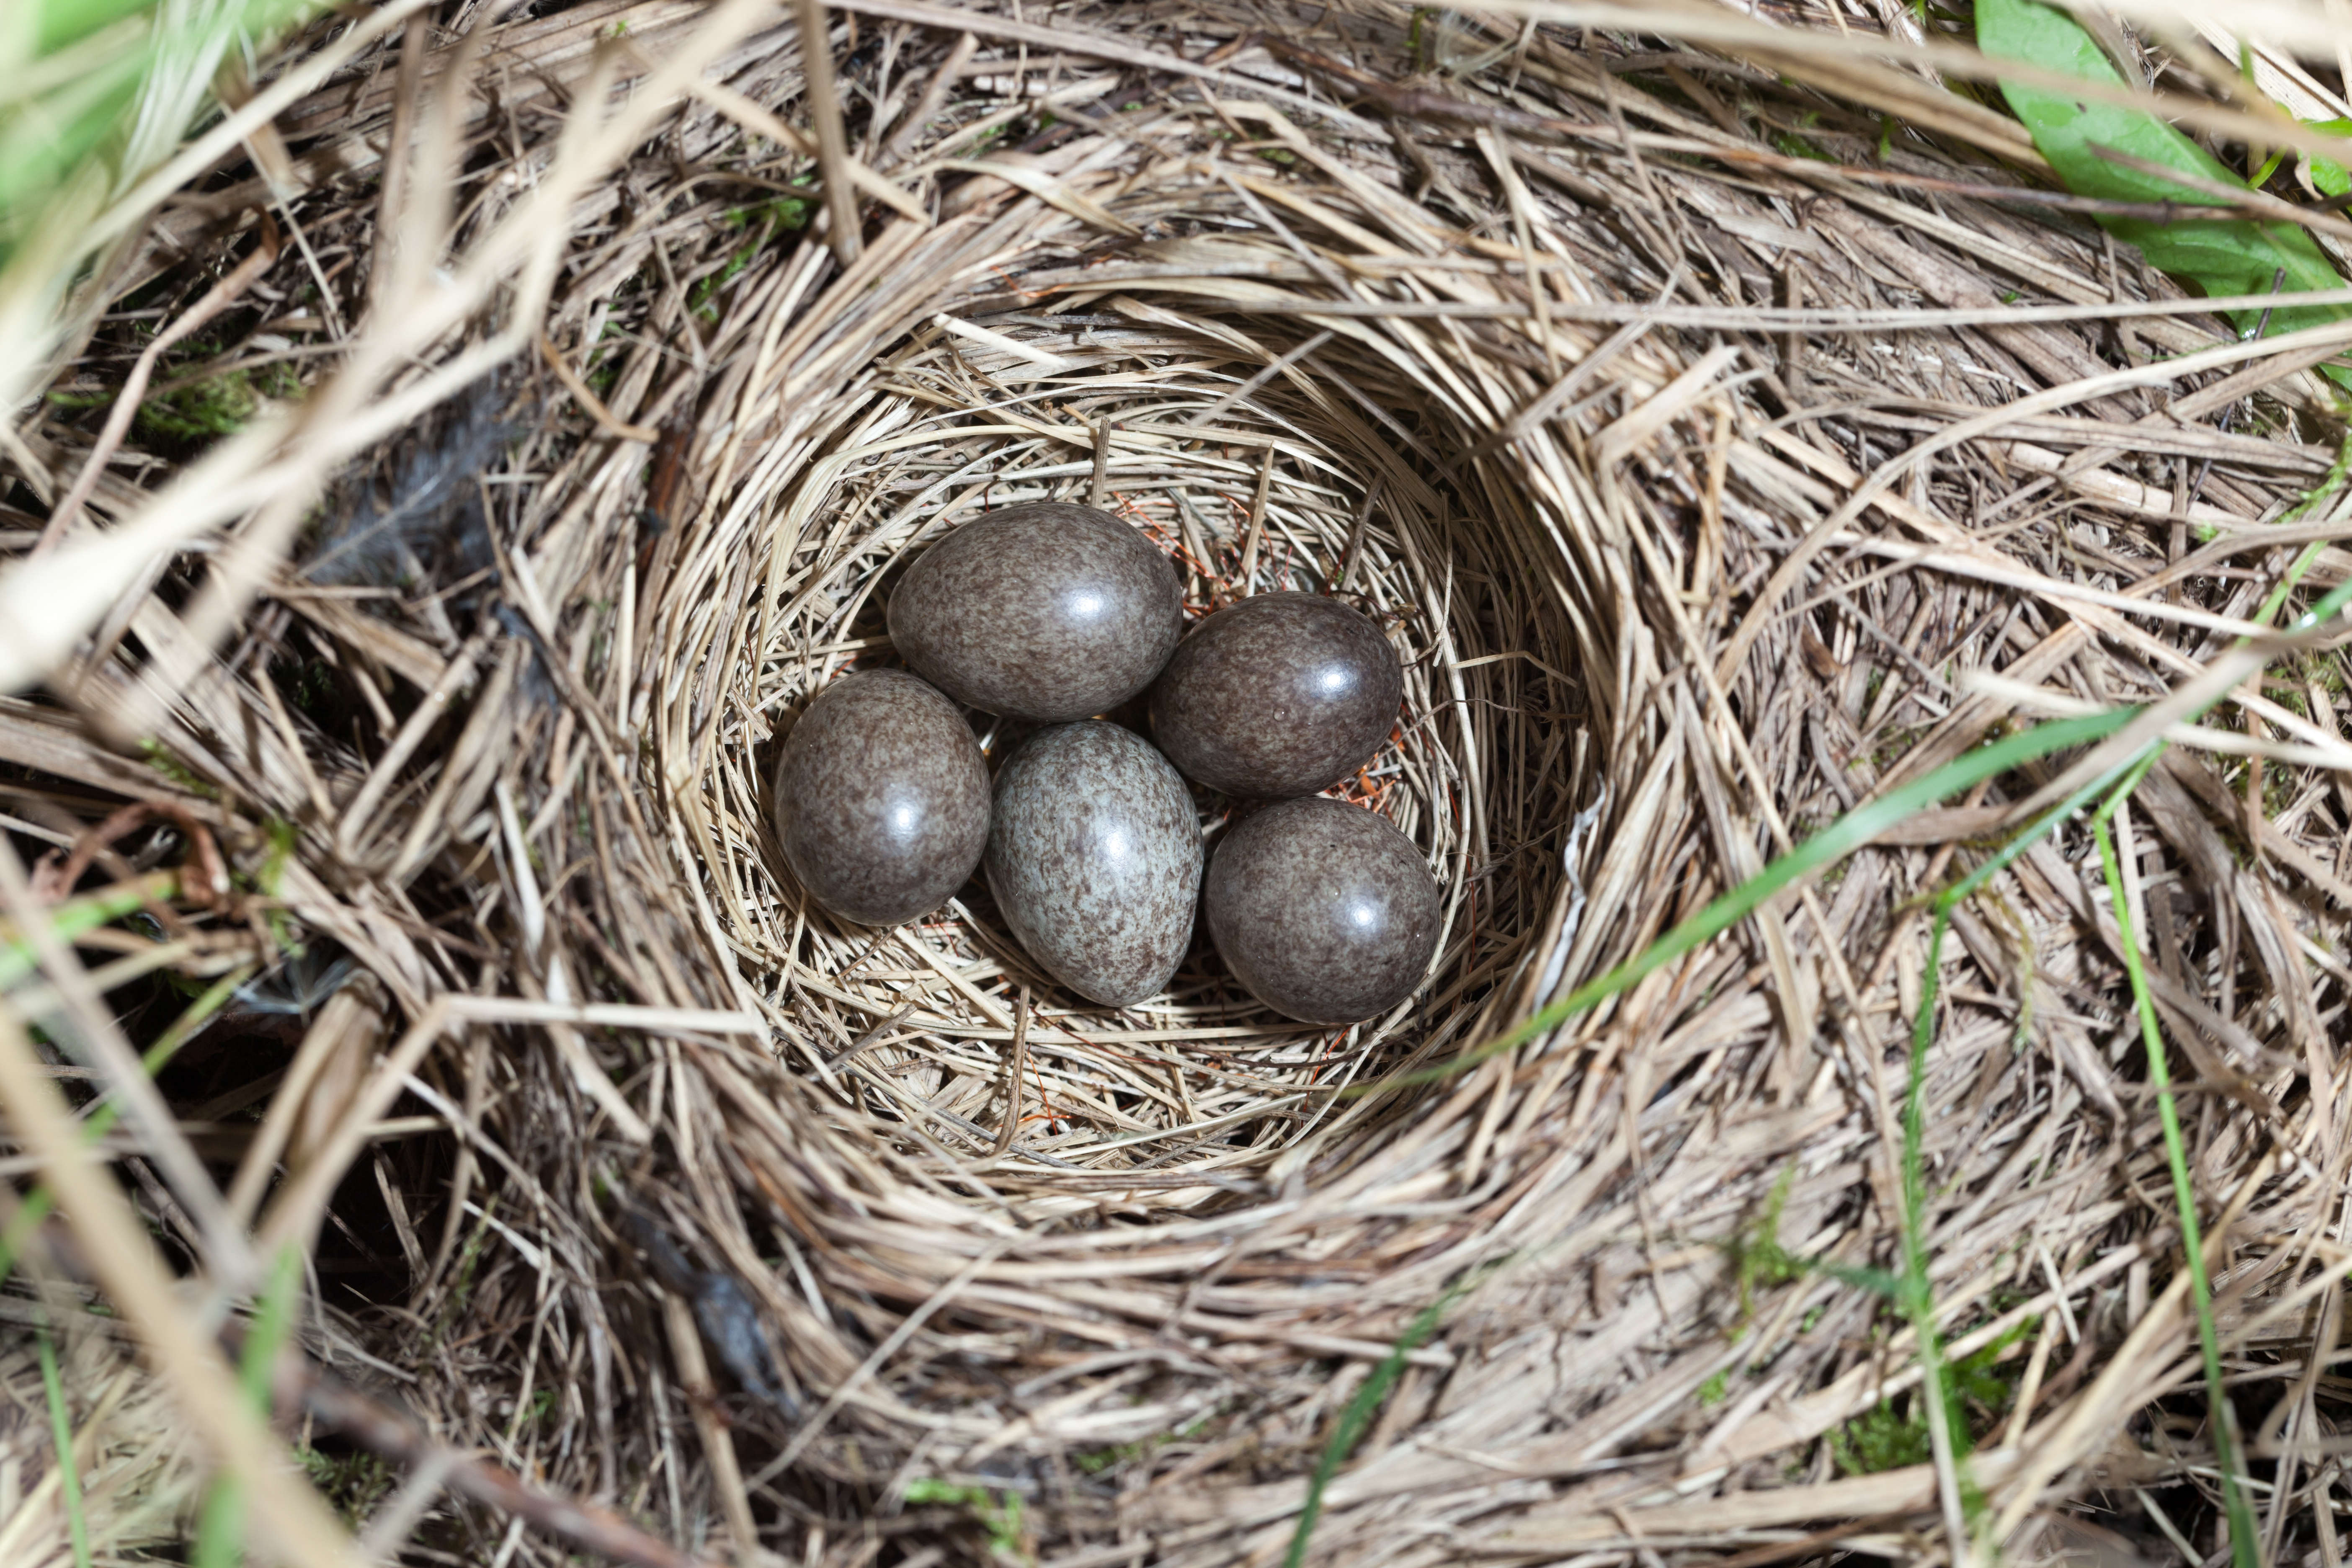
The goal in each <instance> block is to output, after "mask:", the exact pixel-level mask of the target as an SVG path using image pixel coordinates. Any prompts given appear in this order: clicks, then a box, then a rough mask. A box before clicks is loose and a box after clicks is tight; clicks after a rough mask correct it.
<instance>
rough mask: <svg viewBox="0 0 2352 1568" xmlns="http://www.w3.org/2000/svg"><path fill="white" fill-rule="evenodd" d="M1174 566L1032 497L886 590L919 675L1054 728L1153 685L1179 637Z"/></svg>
mask: <svg viewBox="0 0 2352 1568" xmlns="http://www.w3.org/2000/svg"><path fill="white" fill-rule="evenodd" d="M1182 616H1183V588H1182V585H1181V584H1179V583H1178V582H1177V580H1176V569H1175V568H1174V567H1173V566H1171V565H1170V564H1169V562H1168V557H1166V556H1165V555H1162V554H1161V553H1160V551H1159V550H1158V548H1157V547H1155V546H1154V545H1153V544H1152V542H1150V540H1148V539H1146V538H1145V537H1144V536H1143V535H1142V534H1141V533H1140V532H1139V531H1136V530H1135V529H1133V528H1130V527H1129V526H1128V525H1127V524H1126V523H1123V522H1121V521H1118V519H1117V518H1115V517H1113V516H1111V515H1110V514H1109V513H1108V512H1106V511H1099V510H1096V509H1095V508H1093V507H1090V506H1075V505H1071V504H1069V503H1067V502H1064V501H1035V502H1031V503H1029V504H1026V505H1023V506H1011V507H1007V508H1005V509H1004V510H1003V511H999V512H992V513H991V514H990V515H988V516H986V517H982V518H979V519H977V520H975V521H971V522H967V523H965V524H963V525H962V526H961V527H960V528H958V529H956V530H955V531H953V532H951V533H950V534H949V535H948V536H947V537H946V538H945V539H942V540H940V542H938V543H937V544H934V545H932V546H931V547H930V548H929V550H926V551H925V552H923V553H922V556H921V557H920V558H919V560H917V561H916V563H914V564H913V565H912V566H910V567H908V569H907V574H906V576H905V577H904V578H903V579H901V580H900V582H899V584H898V590H897V591H896V592H895V593H893V594H892V595H890V607H889V624H890V638H891V641H892V642H893V643H894V644H895V645H896V646H897V647H898V652H899V654H900V656H901V657H903V658H905V659H906V661H907V662H908V664H909V665H911V666H913V667H914V668H915V670H916V671H917V673H919V674H920V675H922V676H923V677H924V678H925V679H929V680H930V681H932V682H933V683H935V684H936V685H937V686H938V687H939V688H940V690H942V691H944V692H946V693H947V694H948V695H949V696H950V697H952V698H954V699H955V700H957V701H959V702H967V703H970V704H971V706H972V707H974V708H977V709H980V710H982V711H983V712H987V713H1002V714H1005V715H1008V716H1010V717H1013V718H1018V719H1032V720H1036V721H1041V722H1048V723H1058V722H1061V721H1066V720H1071V719H1083V718H1086V717H1087V716H1088V715H1090V714H1095V713H1101V712H1104V711H1107V710H1109V709H1112V708H1115V707H1117V706H1118V704H1120V703H1122V702H1124V701H1126V700H1128V699H1129V698H1130V697H1132V696H1134V695H1135V694H1136V693H1137V692H1139V691H1140V690H1142V689H1144V688H1145V687H1146V686H1149V685H1150V683H1151V678H1152V677H1153V676H1155V675H1158V674H1159V673H1160V666H1162V665H1164V664H1166V663H1167V662H1168V655H1169V652H1170V650H1171V649H1172V648H1174V647H1175V646H1176V639H1177V637H1178V636H1179V635H1180V634H1181V631H1182V629H1183V628H1182Z"/></svg>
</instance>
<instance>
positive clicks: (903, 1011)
mask: <svg viewBox="0 0 2352 1568" xmlns="http://www.w3.org/2000/svg"><path fill="white" fill-rule="evenodd" d="M914 1010H915V1005H914V1004H913V1003H912V1002H909V1003H908V1004H907V1005H905V1006H903V1007H901V1008H899V1009H898V1011H897V1012H895V1013H893V1014H891V1015H890V1016H888V1017H887V1018H885V1019H883V1020H882V1021H881V1022H880V1023H878V1024H877V1025H875V1026H873V1027H872V1028H870V1029H868V1030H866V1032H865V1033H864V1034H862V1035H860V1036H858V1037H857V1038H856V1039H855V1040H853V1041H852V1042H850V1044H849V1045H847V1046H845V1047H843V1048H842V1049H841V1050H839V1051H836V1052H835V1053H834V1054H833V1055H832V1056H829V1057H827V1058H825V1059H824V1066H825V1070H826V1071H828V1072H830V1071H831V1070H832V1069H834V1068H837V1067H839V1066H841V1065H842V1063H844V1062H845V1061H848V1060H849V1059H850V1058H853V1057H855V1056H856V1055H857V1054H858V1053H859V1052H860V1051H863V1050H866V1049H867V1048H868V1047H873V1046H878V1045H880V1044H882V1042H883V1041H884V1039H885V1038H886V1037H888V1035H889V1033H890V1031H891V1030H893V1029H895V1028H897V1027H898V1026H899V1025H901V1024H903V1023H905V1022H906V1021H907V1019H908V1016H909V1015H910V1014H912V1013H913V1012H914Z"/></svg>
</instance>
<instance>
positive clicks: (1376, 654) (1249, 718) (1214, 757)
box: [1151, 594, 1404, 800]
mask: <svg viewBox="0 0 2352 1568" xmlns="http://www.w3.org/2000/svg"><path fill="white" fill-rule="evenodd" d="M1403 700H1404V671H1403V669H1402V667H1401V666H1400V665H1399V664H1398V662H1397V656H1396V650H1395V649H1394V648H1392V647H1390V646H1389V640H1388V638H1387V637H1383V636H1381V629H1380V627H1378V626H1374V625H1373V624H1372V623H1371V621H1370V620H1369V619H1367V618H1366V617H1365V616H1362V615H1361V614H1360V613H1358V612H1357V611H1355V610H1352V609H1350V608H1349V607H1348V606H1347V605H1343V604H1341V603H1339V601H1338V600H1337V599H1327V598H1325V597H1323V596H1322V595H1318V594H1259V595H1255V596H1254V597H1251V598H1247V599H1244V600H1242V601H1241V602H1240V603H1239V604H1236V605H1229V606H1227V607H1226V608H1224V609H1222V610H1220V611H1218V612H1217V613H1216V614H1215V615H1213V616H1210V617H1209V618H1208V619H1207V620H1205V621H1202V623H1201V624H1200V625H1199V626H1195V627H1194V628H1193V629H1192V634H1191V635H1190V636H1188V637H1185V639H1184V640H1183V642H1181V644H1179V645H1178V646H1177V648H1176V653H1175V657H1173V658H1171V659H1170V660H1169V661H1168V668H1166V669H1165V670H1164V671H1162V672H1161V674H1160V682H1159V684H1158V685H1157V686H1154V687H1153V688H1152V689H1151V733H1152V738H1153V739H1154V740H1156V741H1158V742H1159V743H1160V750H1161V751H1162V752H1166V753H1167V754H1168V760H1169V761H1170V762H1171V763H1175V764H1176V766H1177V767H1178V768H1179V769H1181V771H1182V772H1183V773H1184V776H1185V777H1187V778H1191V779H1196V780H1198V781H1199V782H1200V783H1202V784H1207V785H1208V786H1209V787H1210V788H1211V789H1217V790H1223V792H1224V793H1225V794H1227V795H1242V796H1245V797H1254V798H1257V799H1263V800H1279V799H1283V798H1285V797H1286V796H1290V795H1313V794H1314V793H1315V792H1316V791H1318V790H1320V789H1328V788H1329V787H1330V786H1331V785H1332V784H1337V783H1339V781H1340V780H1341V779H1344V778H1346V777H1347V776H1348V775H1349V774H1350V773H1354V772H1355V771H1356V770H1357V769H1358V768H1360V767H1362V766H1363V765H1364V764H1365V763H1368V762H1370V761H1371V759H1372V757H1373V755H1374V753H1376V752H1379V750H1380V749H1381V742H1384V741H1386V740H1387V739H1388V736H1389V731H1391V729H1392V728H1394V727H1395V724H1396V720H1397V708H1398V705H1399V704H1400V703H1402V701H1403Z"/></svg>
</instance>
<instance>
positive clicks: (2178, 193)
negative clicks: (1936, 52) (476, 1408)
mask: <svg viewBox="0 0 2352 1568" xmlns="http://www.w3.org/2000/svg"><path fill="white" fill-rule="evenodd" d="M1977 47H1979V48H1981V49H1982V50H1983V51H1984V52H1985V53H1986V54H1987V55H1990V56H1991V57H1993V58H1998V59H2011V60H2027V61H2031V62H2032V64H2034V65H2037V66H2040V67H2042V68H2043V69H2045V70H2057V71H2063V72H2065V73H2067V74H2068V75H2070V76H2075V77H2080V78H2081V79H2084V81H2090V82H2097V83H2100V84H2101V85H2104V86H2107V87H2122V86H2124V85H2125V83H2124V79H2123V77H2122V75H2121V74H2120V73H2118V72H2117V71H2116V68H2115V67H2114V66H2113V65H2111V64H2109V63H2108V61H2107V58H2106V56H2105V55H2104V54H2102V53H2101V52H2100V50H2099V46H2098V45H2097V44H2096V43H2095V42H2094V41H2093V40H2092V37H2091V35H2090V34H2088V33H2087V32H2084V30H2083V27H2082V26H2081V24H2079V23H2077V22H2076V21H2075V20H2074V18H2073V17H2072V16H2068V15H2066V14H2065V13H2064V12H2063V11H2056V10H2053V9H2052V8H2051V7H2049V6H2047V5H2037V4H2035V3H2034V0H1977ZM2001 91H2002V93H2003V94H2005V95H2006V96H2007V97H2008V99H2009V106H2010V108H2011V110H2015V111H2016V114H2017V117H2018V119H2020V120H2021V121H2024V123H2025V129H2026V130H2027V132H2030V133H2031V134H2032V137H2033V145H2034V146H2035V147H2036V148H2038V149H2039V150H2040V151H2041V153H2042V156H2043V157H2044V158H2047V159H2048V160H2049V161H2050V166H2051V167H2052V168H2053V169H2054V170H2056V171H2057V174H2058V178H2059V181H2060V183H2061V184H2064V186H2065V187H2066V188H2067V189H2068V190H2069V191H2071V192H2073V193H2074V195H2081V196H2095V197H2099V198H2102V199H2105V200H2109V201H2126V202H2174V203H2183V204H2187V205H2195V206H2210V205H2214V198H2213V197H2212V196H2210V195H2207V194H2205V193H2204V192H2201V191H2198V190H2195V189H2192V188H2190V187H2189V186H2187V185H2184V184H2179V183H2178V182H2176V181H2173V180H2169V179H2167V178H2165V177H2164V176H2163V175H2161V174H2156V173H2153V172H2148V171H2143V170H2139V169H2134V168H2126V167H2125V166H2123V165H2122V164H2119V163H2115V162H2112V161H2111V160H2109V159H2107V158H2105V157H2102V156H2101V155H2100V153H2101V152H2102V151H2103V150H2112V151H2114V152H2116V153H2123V154H2125V155H2126V156H2127V157H2132V158H2137V159H2139V160H2141V161H2142V162H2143V163H2152V164H2157V165H2160V166H2161V167H2163V168H2165V169H2170V170H2177V171H2179V173H2181V174H2188V175H2191V176H2194V177H2196V178H2199V179H2203V180H2213V181H2220V182H2223V183H2226V184H2233V185H2234V184H2242V182H2241V181H2240V179H2239V178H2238V176H2237V175H2236V174H2232V173H2231V171H2230V169H2228V168H2227V167H2226V166H2224V165H2223V164H2222V163H2221V162H2220V161H2219V160H2218V159H2216V158H2215V157H2213V155H2212V154H2211V153H2208V152H2206V151H2205V149H2203V148H2202V147H2200V146H2199V145H2198V144H2197V143H2196V142H2192V141H2190V140H2189V138H2188V137H2186V136H2184V135H2182V134H2181V133H2180V132H2178V131H2176V130H2174V129H2173V128H2172V127H2171V126H2170V125H2168V124H2167V123H2165V122H2164V121H2161V120H2159V119H2158V118H2157V117H2156V116H2155V115H2153V114H2148V113H2145V112H2143V111H2141V110H2136V109H2126V108H2124V107H2122V106H2121V105H2118V104H2112V103H2085V102H2082V101H2080V100H2076V99H2073V98H2070V97H2068V96H2066V95H2065V94H2063V93H2059V92H2052V91H2049V90H2047V89H2042V88H2034V87H2020V86H2018V85H2017V84H2015V83H2013V82H2003V83H2002V84H2001ZM2338 173H2339V174H2340V173H2341V171H2340V170H2339V171H2338ZM2315 178H2316V175H2315ZM2323 188H2324V187H2323ZM2099 223H2100V224H2101V226H2104V227H2105V229H2106V230H2107V231H2108V232H2109V233H2111V234H2113V235H2114V236H2115V237H2116V238H2117V239H2120V240H2125V241H2127V242H2128V243H2130V244H2132V245H2136V246H2137V247H2139V249H2140V253H2141V254H2142V255H2144V256H2146V257H2147V259H2148V261H2149V262H2150V264H2152V265H2153V266H2156V267H2158V268H2161V269H2162V270H2164V271H2166V272H2169V273H2171V274H2172V275H2173V276H2175V277H2176V278H2179V279H2183V280H2184V281H2187V282H2189V283H2191V284H2193V285H2195V286H2196V287H2197V288H2199V289H2202V290H2203V291H2204V292H2205V293H2207V294H2209V295H2223V294H2267V293H2270V292H2271V291H2272V283H2273V279H2278V291H2279V292H2280V293H2281V294H2294V293H2299V292H2302V291H2304V290H2306V289H2340V288H2342V287H2343V286H2344V279H2342V278H2340V277H2338V276H2337V275H2336V268H2334V267H2332V266H2331V265H2329V263H2328V260H2327V258H2326V256H2325V255H2324V254H2323V253H2322V252H2321V251H2320V248H2319V247H2318V245H2317V244H2315V242H2314V241H2313V239H2312V237H2311V236H2310V235H2308V234H2307V233H2305V231H2304V230H2302V229H2300V228H2297V227H2295V226H2294V225H2292V224H2280V223H2260V222H2256V221H2254V220H2252V219H2250V218H2212V219H2203V218H2183V219H2179V220H2176V221H2174V222H2170V223H2152V222H2148V221H2147V220H2144V219H2140V218H2126V217H2101V218H2100V219H2099ZM2281 274H2284V278H2282V277H2281ZM2262 316H2263V312H2262V311H2260V310H2239V311H2233V312H2231V322H2232V324H2233V325H2235V326H2236V327H2237V329H2238V331H2240V332H2241V333H2242V334H2244V335H2247V336H2252V333H2253V332H2254V331H2255V328H2256V326H2257V324H2258V323H2259V322H2260V321H2261V320H2262ZM2347 317H2352V307H2346V306H2342V305H2281V306H2279V307H2278V308H2277V309H2275V310H2273V311H2272V312H2271V313H2270V328H2269V330H2270V331H2273V332H2290V331H2297V330H2298V329H2301V328H2304V327H2316V326H2323V325H2325V324H2326V323H2327V322H2330V321H2342V320H2345V319H2346V318H2347ZM2326 373H2327V374H2328V375H2329V376H2331V377H2333V378H2334V379H2335V380H2336V382H2337V383H2338V384H2342V385H2345V386H2347V387H2352V372H2347V371H2345V370H2343V369H2340V368H2338V367H2336V366H2333V365H2331V366H2328V367H2326Z"/></svg>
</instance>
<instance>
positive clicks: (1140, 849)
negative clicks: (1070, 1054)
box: [984, 723, 1201, 1007]
mask: <svg viewBox="0 0 2352 1568" xmlns="http://www.w3.org/2000/svg"><path fill="white" fill-rule="evenodd" d="M984 864H985V865H986V866H987V868H988V886H989V889H990V890H991V891H992V892H993V893H995V895H996V904H997V907H998V908H999V909H1001V910H1003V911H1004V923H1005V924H1007V925H1009V926H1011V927H1012V928H1013V935H1014V936H1017V937H1019V938H1020V939H1021V945H1022V946H1023V947H1024V948H1027V949H1028V950H1029V956H1030V957H1032V958H1034V959H1035V960H1036V961H1037V962H1038V963H1041V964H1043V965H1044V966H1045V969H1046V970H1047V972H1048V973H1051V974H1052V975H1053V976H1054V977H1055V979H1056V980H1059V981H1060V982H1061V983H1062V984H1065V985H1067V986H1068V987H1069V988H1070V989H1071V990H1073V991H1075V992H1076V993H1077V994H1079V995H1081V996H1085V997H1087V998H1088V999H1090V1000H1092V1001H1096V1002H1099V1003H1102V1004H1103V1005H1105V1006H1108V1007H1124V1006H1126V1005H1129V1003H1132V1002H1140V1001H1142V1000H1143V999H1144V998H1145V997H1147V996H1150V995H1151V994H1154V993H1155V992H1158V991H1160V990H1162V989H1164V988H1165V987H1166V986H1167V984H1168V977H1169V976H1170V975H1171V974H1173V973H1176V965H1177V964H1178V963H1179V962H1181V960H1182V959H1183V956H1184V949H1185V946H1186V944H1188V943H1189V942H1191V941H1192V907H1193V903H1194V900H1197V899H1198V898H1199V896H1200V891H1201V828H1200V819H1199V817H1198V816H1195V815H1194V813H1193V810H1192V796H1191V795H1189V794H1188V793H1186V791H1185V788H1184V781H1183V780H1182V779H1181V778H1179V777H1177V776H1176V770H1175V769H1174V768H1171V767H1170V766H1169V765H1168V759H1167V758H1165V757H1163V756H1161V755H1160V753H1159V752H1155V751H1153V750H1152V749H1151V745H1150V742H1147V741H1145V740H1144V739H1143V738H1142V737H1141V736H1139V735H1138V734H1136V733H1135V732H1134V731H1129V730H1122V729H1120V728H1119V727H1118V725H1116V724H1103V723H1084V724H1060V725H1056V726H1055V727H1054V728H1053V729H1050V730H1040V731H1037V732H1036V733H1035V734H1034V735H1032V736H1030V737H1029V739H1028V740H1026V741H1024V742H1022V744H1021V749H1020V750H1019V751H1017V752H1013V755H1012V756H1010V757H1008V758H1007V759H1005V763H1004V765H1003V767H1002V768H1001V769H999V770H998V771H997V774H996V804H995V809H994V813H993V817H992V822H991V825H990V827H989V833H988V857H987V859H986V861H985V862H984Z"/></svg>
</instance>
